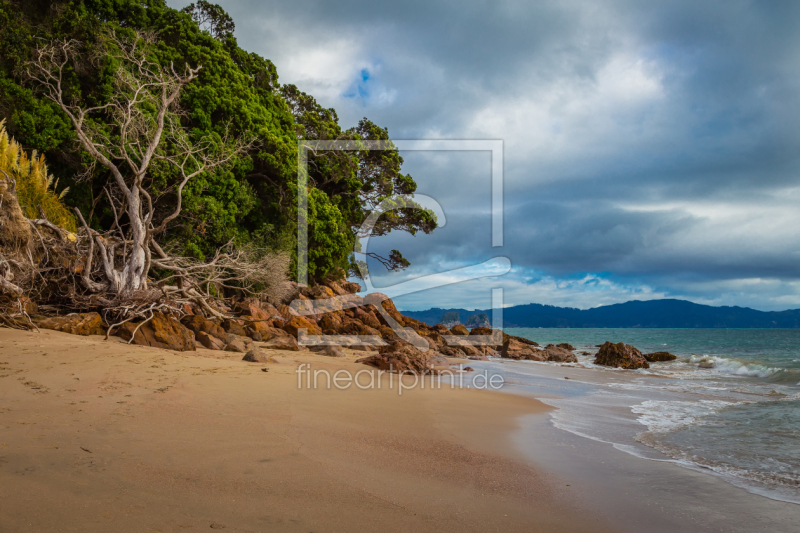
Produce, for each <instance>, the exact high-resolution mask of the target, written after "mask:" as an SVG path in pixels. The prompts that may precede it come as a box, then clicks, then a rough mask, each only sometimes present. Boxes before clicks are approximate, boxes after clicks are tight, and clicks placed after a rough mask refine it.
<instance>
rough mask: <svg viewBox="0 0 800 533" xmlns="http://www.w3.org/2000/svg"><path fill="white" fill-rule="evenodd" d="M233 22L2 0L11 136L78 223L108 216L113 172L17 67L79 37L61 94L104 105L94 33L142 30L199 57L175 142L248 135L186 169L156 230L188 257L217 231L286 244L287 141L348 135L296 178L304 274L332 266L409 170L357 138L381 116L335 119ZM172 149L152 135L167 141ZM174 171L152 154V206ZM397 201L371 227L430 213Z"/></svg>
mask: <svg viewBox="0 0 800 533" xmlns="http://www.w3.org/2000/svg"><path fill="white" fill-rule="evenodd" d="M234 30H235V25H234V21H233V20H232V19H231V17H230V16H229V15H228V14H227V13H225V11H224V10H222V8H220V7H219V6H217V5H214V4H211V3H209V2H206V1H203V0H200V1H198V2H196V3H194V4H191V5H190V6H188V7H187V8H185V9H184V10H175V9H172V8H170V7H168V6H167V5H166V3H165V1H164V0H60V1H59V0H56V1H53V2H50V1H44V0H24V1H23V0H18V1H15V0H0V119H3V118H4V119H6V125H7V129H8V131H9V133H10V134H11V135H13V136H14V138H15V139H16V140H17V141H18V142H19V143H20V144H21V145H22V147H24V148H25V149H26V150H36V151H37V152H38V153H42V154H45V155H46V157H47V161H48V167H49V171H50V172H51V173H52V174H53V175H54V176H55V178H56V179H57V180H58V183H59V189H60V190H59V191H56V192H61V190H64V189H65V188H66V187H69V191H68V193H67V194H66V196H65V201H66V202H67V203H68V204H70V205H72V206H75V207H78V208H80V210H81V211H82V212H83V213H85V214H86V216H87V222H88V223H89V225H91V226H93V227H104V228H105V227H110V226H111V225H113V224H114V221H115V214H114V212H113V209H114V208H113V205H112V204H111V203H110V202H109V201H108V198H107V195H106V194H105V193H104V191H105V190H106V187H107V186H108V184H109V182H110V180H113V179H114V178H113V176H111V175H110V173H109V171H108V169H107V168H104V167H103V166H102V165H94V164H92V161H93V160H92V157H90V154H89V153H87V152H86V151H85V150H84V148H82V146H81V144H80V143H79V142H78V139H77V137H76V133H75V131H74V128H73V127H72V125H71V124H70V120H69V118H68V117H67V116H66V115H65V113H64V112H63V110H62V109H60V108H59V107H58V106H57V105H55V104H54V103H53V102H52V101H49V100H48V99H47V98H46V97H45V95H44V94H43V93H42V91H41V87H39V86H37V84H35V83H31V82H30V80H27V81H26V79H25V75H24V74H25V65H26V64H28V62H30V61H31V60H32V59H33V56H34V53H35V50H36V48H37V44H38V43H41V42H47V41H54V40H64V41H67V40H72V41H75V42H77V43H80V46H81V47H82V53H81V54H80V55H79V56H78V57H77V58H76V59H75V60H74V61H71V62H69V63H68V64H67V65H66V67H65V69H64V77H63V79H64V88H65V91H66V94H68V96H69V98H70V99H71V100H72V101H75V102H81V103H82V105H85V106H98V107H99V106H105V105H108V104H109V103H110V102H111V101H112V100H113V98H114V95H115V90H116V87H117V85H115V83H117V82H116V81H115V78H116V76H117V73H118V71H119V63H118V60H117V59H116V58H115V57H114V55H113V54H109V53H107V50H108V47H107V44H104V42H105V41H104V38H103V36H104V35H108V34H109V32H113V34H114V35H119V36H121V37H126V36H127V37H130V36H133V35H134V34H147V35H151V36H152V39H151V40H150V44H149V45H148V48H147V50H146V53H147V58H148V60H149V61H152V62H154V63H156V64H159V65H161V66H162V67H164V68H169V67H170V66H171V65H172V66H174V68H175V69H176V71H178V72H182V71H184V70H185V69H196V68H197V67H202V68H201V69H200V70H199V71H198V73H197V76H196V78H195V79H193V80H192V81H191V83H188V84H186V86H185V87H183V88H182V91H181V93H180V102H179V105H180V108H181V109H185V110H187V111H186V112H185V113H183V114H182V115H181V116H180V123H181V124H180V126H181V128H182V129H183V130H184V131H186V132H187V142H195V143H196V142H199V141H201V140H205V139H225V138H229V137H231V136H232V137H236V138H247V139H255V142H253V143H252V144H251V145H248V148H247V150H245V151H243V152H242V153H237V154H236V155H235V157H233V158H232V160H231V161H229V162H228V164H226V165H224V166H221V167H218V168H213V169H211V170H208V171H205V172H202V173H200V174H199V175H198V176H196V177H195V178H194V179H192V181H189V182H187V183H186V186H185V189H183V191H182V193H183V194H182V210H181V212H180V216H179V217H177V218H176V219H175V220H173V221H171V223H170V225H169V226H168V227H167V233H166V234H165V236H164V238H165V239H166V241H168V242H169V243H171V246H172V248H173V249H175V248H176V247H177V248H179V249H180V251H181V253H182V254H184V255H186V256H188V257H195V258H197V259H203V258H205V257H206V256H210V255H213V254H214V253H215V252H216V250H218V249H219V248H220V247H223V246H224V245H226V243H229V242H235V243H237V244H239V245H255V246H258V247H265V248H271V249H274V250H285V251H289V252H291V253H293V254H296V229H297V193H298V191H297V151H298V144H297V143H298V141H299V140H303V139H310V140H336V141H342V142H345V143H350V144H349V145H348V150H346V151H320V152H317V153H314V154H312V155H311V156H310V158H309V179H308V199H309V202H308V206H309V209H308V216H309V224H308V227H309V243H310V250H309V275H310V277H311V278H312V279H316V280H321V279H324V278H328V277H338V276H341V275H343V274H344V273H345V272H346V271H347V270H348V269H351V268H352V266H353V265H354V264H355V261H356V260H358V258H357V257H356V256H354V254H353V251H354V250H359V244H358V238H359V236H360V235H359V233H358V232H359V228H360V227H361V225H362V224H363V223H364V221H365V219H366V218H367V216H368V214H369V213H370V211H371V210H372V209H373V208H374V207H375V206H377V205H378V204H380V203H381V202H383V201H384V200H386V199H388V198H392V197H394V196H397V195H413V193H414V191H415V189H416V183H415V182H414V180H413V178H412V177H411V176H408V175H406V174H403V172H402V171H401V166H402V163H403V160H402V158H401V157H400V154H399V153H398V151H397V150H396V149H388V150H374V149H369V145H368V144H363V143H364V141H383V142H386V143H390V142H391V141H390V138H389V133H388V131H387V130H386V129H385V128H382V127H380V126H378V125H376V124H374V123H372V122H371V121H369V120H368V119H366V118H365V119H363V120H362V121H360V122H359V124H358V125H356V126H354V127H352V128H349V129H344V128H342V127H341V126H340V125H339V120H338V116H337V115H336V112H335V110H333V109H326V108H323V107H322V106H321V105H319V104H318V103H317V102H316V100H315V99H314V98H313V97H312V96H310V95H308V94H305V93H303V92H302V91H300V90H299V89H298V88H297V87H295V86H292V85H286V86H283V85H281V84H280V83H279V81H278V73H277V70H276V68H275V66H274V65H273V64H272V62H270V61H269V60H268V59H265V58H263V57H260V56H259V55H257V54H254V53H249V52H247V51H245V50H243V49H242V48H240V47H239V46H238V43H237V41H236V38H235V37H234ZM92 127H93V128H95V131H96V132H98V135H101V136H102V135H105V136H106V137H107V138H108V139H109V140H110V141H115V140H118V136H119V132H117V131H114V130H113V129H108V128H107V124H106V122H104V121H103V120H101V119H100V118H98V119H97V120H96V122H95V123H93V124H92ZM359 143H362V144H359ZM390 148H391V145H390ZM171 149H172V147H170V146H169V145H167V146H165V147H164V150H166V153H169V151H170V150H171ZM181 181H182V180H181V176H180V172H179V170H178V169H176V167H175V165H170V164H169V163H168V162H167V161H163V160H162V161H155V162H153V163H152V164H151V165H150V168H149V169H148V171H147V175H146V176H145V178H144V184H145V185H146V186H147V187H148V189H149V190H151V191H152V192H153V194H154V197H157V198H158V199H157V202H156V206H155V209H156V210H157V211H158V212H159V213H161V214H162V215H163V214H167V213H171V212H173V210H174V208H175V206H176V204H177V202H178V201H179V195H177V194H176V189H177V184H179V183H181ZM399 205H400V207H399V208H397V209H394V210H392V211H390V212H387V213H386V214H384V215H383V216H381V217H380V219H379V220H378V222H377V223H376V224H375V225H374V226H373V227H372V230H371V235H385V234H387V233H389V232H390V231H392V230H395V229H396V230H401V231H408V232H411V233H412V234H414V233H416V232H417V231H420V230H421V231H423V232H426V233H427V232H430V231H432V230H433V229H434V228H435V227H436V220H435V217H434V216H433V214H432V213H431V212H429V211H425V210H420V209H417V208H416V207H415V206H414V204H408V203H405V204H402V203H401V204H399ZM409 206H410V207H409ZM361 236H364V235H361ZM295 260H296V258H295ZM387 261H388V265H387V266H390V267H393V268H403V267H404V266H406V265H407V264H408V262H407V261H406V260H405V259H404V258H402V255H401V254H400V253H399V252H398V251H393V252H392V255H391V257H390V258H389V259H388V260H387Z"/></svg>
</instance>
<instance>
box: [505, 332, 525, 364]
mask: <svg viewBox="0 0 800 533" xmlns="http://www.w3.org/2000/svg"><path fill="white" fill-rule="evenodd" d="M530 351H531V348H530V346H528V345H527V344H523V343H521V342H519V341H518V340H516V339H514V338H512V337H511V336H508V337H507V338H506V339H505V341H504V342H503V346H502V348H501V349H500V357H504V358H506V359H527V357H525V355H526V354H527V353H528V352H530Z"/></svg>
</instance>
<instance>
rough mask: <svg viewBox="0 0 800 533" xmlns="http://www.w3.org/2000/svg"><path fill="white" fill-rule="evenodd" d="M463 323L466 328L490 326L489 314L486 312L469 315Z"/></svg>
mask: <svg viewBox="0 0 800 533" xmlns="http://www.w3.org/2000/svg"><path fill="white" fill-rule="evenodd" d="M464 325H465V326H466V327H468V328H490V327H491V326H492V324H491V323H490V322H489V315H487V314H486V313H480V314H478V315H471V316H470V317H469V318H467V321H466V322H465V323H464Z"/></svg>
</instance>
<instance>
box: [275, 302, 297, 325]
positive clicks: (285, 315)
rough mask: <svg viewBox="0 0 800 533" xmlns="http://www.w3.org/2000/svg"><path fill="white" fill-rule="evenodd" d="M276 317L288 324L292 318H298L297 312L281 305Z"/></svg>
mask: <svg viewBox="0 0 800 533" xmlns="http://www.w3.org/2000/svg"><path fill="white" fill-rule="evenodd" d="M278 316H280V317H281V318H282V319H283V320H284V321H286V322H288V321H290V320H291V319H292V318H293V317H296V316H300V315H298V314H297V311H295V310H294V309H292V308H291V307H289V306H288V305H282V306H280V307H279V308H278Z"/></svg>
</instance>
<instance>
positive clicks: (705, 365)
mask: <svg viewBox="0 0 800 533" xmlns="http://www.w3.org/2000/svg"><path fill="white" fill-rule="evenodd" d="M697 368H714V362H713V361H702V362H700V363H699V364H698V365H697Z"/></svg>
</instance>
